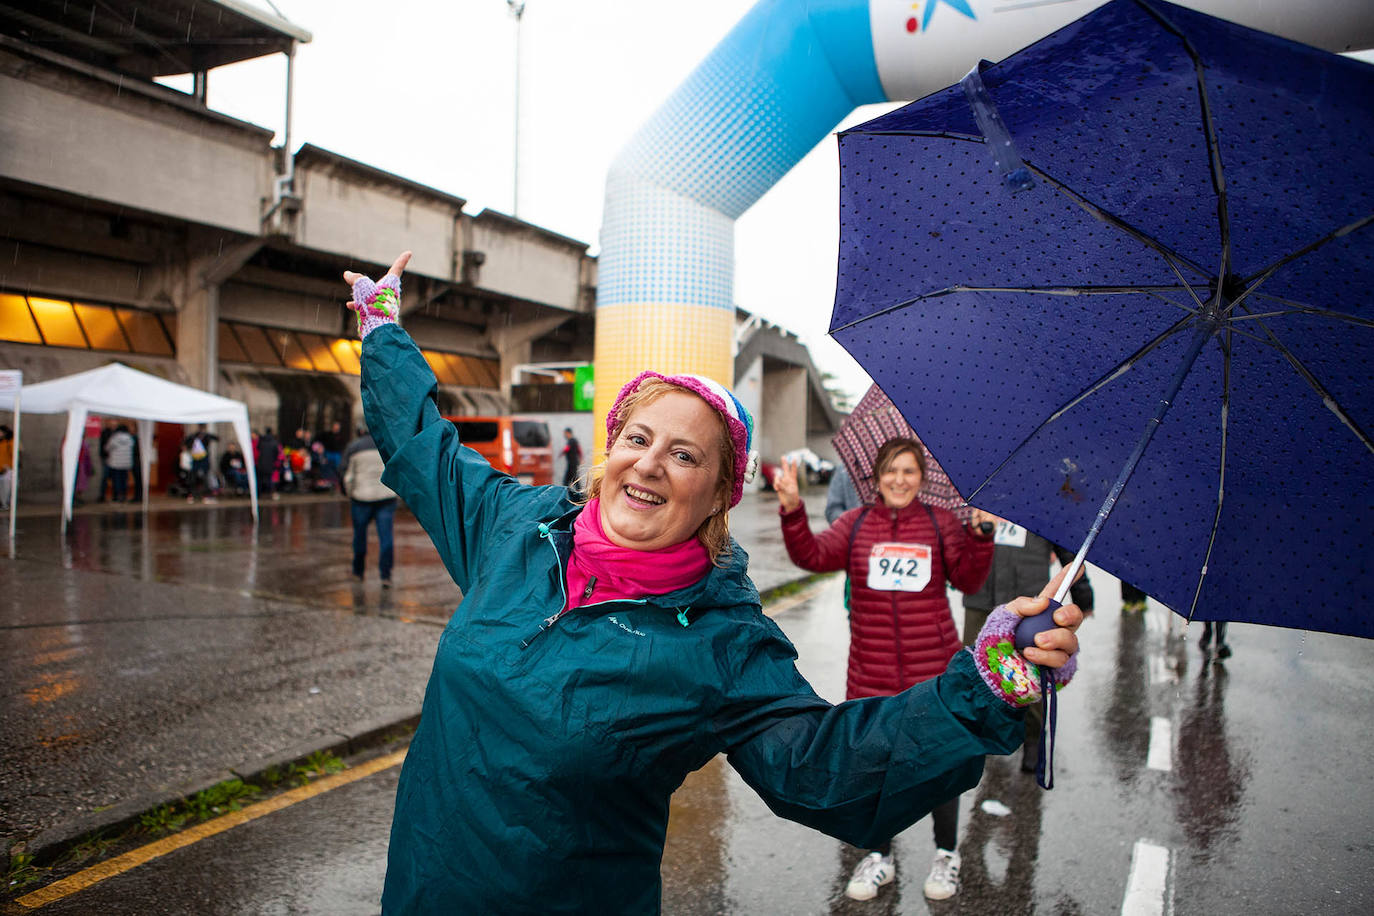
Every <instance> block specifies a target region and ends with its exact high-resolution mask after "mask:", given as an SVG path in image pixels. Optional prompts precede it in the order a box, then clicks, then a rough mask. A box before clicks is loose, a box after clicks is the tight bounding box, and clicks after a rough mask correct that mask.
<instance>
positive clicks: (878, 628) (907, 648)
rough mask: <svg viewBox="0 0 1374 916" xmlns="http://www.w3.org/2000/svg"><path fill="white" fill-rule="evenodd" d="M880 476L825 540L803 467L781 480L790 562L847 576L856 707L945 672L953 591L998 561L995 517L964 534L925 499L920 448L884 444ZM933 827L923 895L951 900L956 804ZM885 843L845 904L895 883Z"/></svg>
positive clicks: (852, 882)
mask: <svg viewBox="0 0 1374 916" xmlns="http://www.w3.org/2000/svg"><path fill="white" fill-rule="evenodd" d="M873 470H874V475H873V476H874V479H875V480H876V481H877V484H878V500H877V502H876V503H875V504H874V505H872V506H867V507H862V508H857V509H850V510H849V511H848V512H846V513H844V514H843V515H841V516H840V517H839V518H838V519H837V520H836V521H835V523H834V524H833V525H831V526H830V527H829V528H828V529H826V530H825V531H823V532H821V533H820V534H819V535H817V534H813V533H812V532H811V524H810V521H809V520H808V519H807V516H806V507H805V506H804V505H802V499H801V492H800V489H799V487H798V483H797V464H796V463H795V462H790V461H784V462H783V466H782V471H781V472H780V473H779V474H778V476H777V477H776V478H774V481H773V487H774V489H775V490H776V491H777V494H778V504H779V514H780V518H781V523H782V536H783V542H784V543H785V544H786V546H787V555H788V556H789V557H791V558H792V562H793V563H795V564H797V565H798V566H800V567H801V568H802V569H806V570H810V571H811V572H831V571H835V570H845V571H846V572H847V573H848V575H849V582H850V600H849V635H850V639H849V675H848V683H847V686H846V690H845V698H846V699H848V700H855V699H860V698H863V697H887V696H896V695H899V694H901V693H902V692H903V691H905V690H907V689H908V688H910V687H913V686H914V685H917V684H920V683H922V682H924V681H928V680H930V679H931V678H935V677H937V676H938V675H939V674H940V673H941V672H942V671H944V670H945V669H946V666H948V665H949V664H950V660H951V659H953V658H955V657H957V656H958V653H959V649H960V647H961V643H960V640H959V634H958V631H957V630H955V628H954V616H953V613H952V611H951V610H950V606H949V599H948V598H947V597H946V594H945V583H946V582H949V583H950V584H952V585H953V586H954V587H955V588H957V589H960V590H962V591H976V590H977V589H978V588H979V587H981V586H982V584H983V579H984V577H986V576H987V573H988V567H989V566H990V565H991V563H992V554H993V543H992V533H991V531H983V530H982V528H981V527H980V523H981V522H983V521H990V520H992V518H993V517H992V516H990V515H987V514H986V513H984V512H981V511H980V510H977V509H975V510H974V514H973V518H972V523H971V524H970V526H969V527H968V528H965V527H964V525H963V524H962V523H961V522H960V521H959V519H958V518H956V517H955V515H954V514H953V513H952V512H949V511H946V510H945V509H939V508H936V507H933V506H929V505H927V504H925V503H923V502H921V500H920V499H918V498H917V493H918V492H919V491H920V489H921V484H922V483H923V481H924V480H925V452H924V450H923V449H922V448H921V445H920V443H919V442H917V441H916V440H915V439H909V438H893V439H889V440H887V441H886V442H884V443H883V444H882V446H881V447H880V448H879V449H878V454H877V456H876V457H875V458H874V462H873ZM1022 727H1023V728H1024V726H1022ZM931 819H932V821H933V824H934V828H935V847H936V849H935V858H934V860H933V862H932V863H931V868H930V874H929V875H928V876H927V878H926V881H925V885H924V891H925V895H926V897H928V898H930V899H931V900H944V899H946V898H948V897H952V896H954V895H955V894H957V893H958V892H959V864H960V862H959V853H958V845H959V844H958V839H959V798H958V795H953V797H950V798H947V799H946V800H945V801H944V802H942V803H941V804H939V805H937V806H935V808H934V810H933V811H932V818H931ZM877 839H878V840H880V842H878V843H874V844H871V845H869V846H868V849H869V853H868V854H867V855H866V856H864V857H863V858H862V859H860V860H859V863H858V865H857V866H856V867H855V868H854V873H853V874H852V875H851V876H850V879H849V883H848V885H847V886H846V888H845V895H846V896H848V897H850V898H851V899H854V900H870V899H872V898H873V897H875V896H877V894H878V891H879V889H880V888H881V887H882V886H883V885H885V884H889V883H891V881H892V880H893V878H895V877H896V873H897V867H896V863H895V862H894V860H893V858H892V835H888V836H882V837H878V838H877Z"/></svg>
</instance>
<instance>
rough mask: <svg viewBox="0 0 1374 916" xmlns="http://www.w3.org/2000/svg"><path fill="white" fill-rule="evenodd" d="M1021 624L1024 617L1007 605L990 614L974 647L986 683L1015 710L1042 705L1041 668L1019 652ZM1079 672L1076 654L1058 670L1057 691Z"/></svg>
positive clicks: (973, 650)
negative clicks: (1040, 703)
mask: <svg viewBox="0 0 1374 916" xmlns="http://www.w3.org/2000/svg"><path fill="white" fill-rule="evenodd" d="M1020 622H1021V615H1020V614H1016V613H1013V612H1012V611H1009V610H1007V608H1006V605H1003V606H1001V607H999V608H998V609H997V610H995V611H993V612H992V613H991V614H989V615H988V622H987V623H985V624H983V629H982V630H980V631H979V632H978V640H977V641H976V642H975V643H974V644H973V646H972V648H971V651H972V652H973V660H974V662H975V663H976V664H977V665H978V673H979V674H981V675H982V676H983V682H984V683H986V684H987V685H988V687H990V688H991V689H992V692H993V693H994V694H996V695H997V697H998V699H1000V700H1001V701H1002V702H1004V703H1006V704H1007V705H1008V706H1015V707H1021V706H1031V705H1033V704H1035V703H1038V702H1040V666H1039V665H1037V664H1035V663H1034V662H1030V661H1027V660H1026V659H1025V658H1023V657H1022V655H1021V653H1020V652H1018V651H1016V625H1017V624H1018V623H1020ZM1077 670H1078V656H1077V655H1072V656H1070V657H1069V661H1068V664H1066V665H1064V667H1062V668H1059V669H1056V670H1055V671H1054V687H1055V690H1058V689H1060V688H1062V687H1063V686H1064V685H1065V684H1067V683H1068V682H1069V681H1070V680H1071V679H1072V678H1073V674H1074V672H1075V671H1077Z"/></svg>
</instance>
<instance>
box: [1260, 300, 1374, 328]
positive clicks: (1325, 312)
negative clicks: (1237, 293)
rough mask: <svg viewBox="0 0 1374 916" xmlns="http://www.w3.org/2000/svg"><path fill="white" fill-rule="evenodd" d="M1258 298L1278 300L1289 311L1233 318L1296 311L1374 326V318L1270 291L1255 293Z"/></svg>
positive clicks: (1283, 312)
mask: <svg viewBox="0 0 1374 916" xmlns="http://www.w3.org/2000/svg"><path fill="white" fill-rule="evenodd" d="M1255 298H1256V299H1264V300H1266V301H1268V302H1277V303H1279V304H1280V305H1286V306H1288V309H1287V311H1282V312H1259V313H1255V314H1251V315H1241V316H1238V317H1236V318H1234V319H1233V320H1235V321H1247V320H1249V319H1251V318H1266V317H1268V316H1270V315H1279V316H1286V315H1292V314H1294V313H1301V314H1304V315H1314V316H1316V317H1318V318H1330V319H1332V320H1333V321H1344V322H1347V323H1349V324H1353V325H1358V326H1360V327H1362V328H1374V318H1364V317H1362V316H1360V315H1349V314H1346V313H1345V312H1337V311H1335V310H1334V309H1322V308H1317V307H1316V306H1315V305H1308V304H1306V303H1304V302H1298V301H1296V300H1294V299H1285V298H1283V297H1282V296H1272V295H1270V294H1269V293H1255Z"/></svg>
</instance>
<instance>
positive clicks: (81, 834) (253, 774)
mask: <svg viewBox="0 0 1374 916" xmlns="http://www.w3.org/2000/svg"><path fill="white" fill-rule="evenodd" d="M419 724H420V710H419V707H415V708H414V711H413V712H409V713H407V714H406V715H404V716H401V717H400V718H399V719H397V718H390V719H381V718H378V719H370V720H365V721H363V722H359V723H358V724H357V725H355V726H353V727H352V728H350V729H348V730H347V731H346V732H345V731H340V732H326V733H324V734H322V735H318V736H316V737H314V738H310V739H307V740H305V741H302V742H300V743H299V744H296V745H293V746H291V747H288V748H283V749H281V750H279V751H276V752H274V753H272V754H269V755H267V756H265V757H259V758H256V759H253V760H247V761H243V762H242V763H239V764H236V765H234V766H231V767H229V768H227V769H224V770H218V771H215V772H212V773H207V774H204V775H202V776H200V777H198V778H196V779H192V780H188V781H187V782H183V783H179V784H177V785H171V786H166V787H164V788H161V789H156V790H153V791H151V792H149V793H147V794H145V795H142V796H140V797H138V798H131V799H129V800H128V801H125V802H121V803H119V804H117V805H115V806H113V807H111V808H107V809H105V810H103V811H97V812H90V813H88V814H84V815H82V816H80V817H76V818H73V819H71V820H69V821H67V822H65V823H62V824H57V825H55V826H52V827H49V828H47V829H45V830H43V831H42V832H40V833H39V834H38V835H37V836H35V837H34V838H33V839H32V840H30V841H28V843H27V844H25V845H26V849H25V851H26V852H28V853H29V854H30V855H32V856H33V864H34V865H36V866H39V867H46V866H49V865H51V864H53V863H54V862H56V861H57V860H58V859H59V858H61V857H62V855H63V854H64V853H65V852H67V851H68V850H69V849H72V848H74V847H76V846H80V845H81V844H82V843H85V842H87V841H89V840H94V839H97V838H99V837H101V836H104V835H108V834H121V833H124V832H125V831H127V830H129V829H130V828H132V827H136V826H138V824H139V820H140V818H141V817H142V816H143V815H144V814H147V813H148V812H150V811H155V810H157V809H158V808H160V807H162V806H163V805H169V804H177V803H179V802H183V801H186V800H187V799H189V798H191V797H192V796H194V795H195V794H196V793H197V792H200V791H203V790H205V789H208V788H210V787H211V786H214V785H217V784H219V783H221V782H224V781H225V780H229V779H239V780H242V781H243V782H248V783H256V782H258V781H259V780H262V779H263V778H264V776H265V774H266V773H267V771H268V770H270V769H272V768H274V767H275V768H276V769H277V770H278V771H279V772H280V771H281V770H284V769H288V768H290V767H291V766H292V765H293V764H300V763H304V762H305V761H306V760H307V759H309V758H310V757H311V756H312V755H314V754H317V753H321V752H324V753H330V754H335V755H337V756H340V757H350V756H353V755H355V754H359V753H362V752H363V751H366V750H369V749H371V748H374V747H378V746H380V745H383V744H385V743H386V742H387V740H388V739H390V738H393V737H397V736H398V735H397V733H401V732H404V733H409V732H413V731H414V730H415V728H416V726H418V725H419Z"/></svg>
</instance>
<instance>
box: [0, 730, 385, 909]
mask: <svg viewBox="0 0 1374 916" xmlns="http://www.w3.org/2000/svg"><path fill="white" fill-rule="evenodd" d="M405 756H406V750H405V748H402V749H401V750H399V751H395V752H394V753H391V754H387V755H386V756H385V757H378V758H376V759H374V760H369V761H368V762H367V763H364V764H360V765H358V766H356V767H350V768H349V769H347V770H344V771H343V772H342V773H334V774H333V775H331V776H324V777H322V778H320V779H317V780H315V781H314V782H312V783H310V784H309V785H305V786H300V787H299V788H296V789H292V790H291V791H289V792H283V793H282V794H281V795H278V796H276V797H275V798H269V799H268V800H267V801H263V802H258V803H257V804H255V805H249V806H248V807H246V808H240V809H239V810H238V811H231V812H229V813H228V814H226V815H224V816H223V817H217V818H215V819H214V820H213V821H206V822H205V823H203V824H197V825H196V826H195V827H190V828H188V829H186V830H183V831H181V832H180V833H175V834H173V835H171V836H168V837H163V838H162V839H160V840H155V841H154V842H152V843H148V844H147V845H145V846H140V847H139V848H138V849H133V850H130V851H129V852H126V853H124V854H123V855H121V856H115V857H114V858H113V859H107V860H106V861H104V862H99V863H97V864H95V865H92V866H91V867H90V868H85V869H82V870H81V871H79V872H77V873H76V874H74V875H69V876H68V877H66V878H63V879H62V880H61V881H54V882H53V883H52V884H49V885H48V886H47V887H43V888H39V889H38V890H36V891H34V892H33V893H30V894H25V895H24V896H23V897H20V898H19V899H18V900H17V901H15V902H16V903H19V904H20V905H21V906H23V907H25V908H27V909H31V910H36V909H38V908H39V907H41V906H47V905H48V904H49V903H54V902H56V901H58V900H61V899H62V898H63V897H68V896H71V895H72V894H75V893H77V892H78V891H84V890H85V889H86V888H88V887H91V886H93V885H96V884H99V883H100V882H101V881H104V880H105V879H106V878H113V877H114V876H115V875H118V874H122V873H123V872H126V871H129V870H130V869H132V868H137V867H138V866H140V865H143V864H145V863H148V862H151V861H152V860H153V859H156V858H158V857H159V856H165V855H166V854H167V853H169V852H173V851H175V850H178V849H181V848H182V847H183V846H190V845H191V844H192V843H198V842H200V841H201V840H203V839H206V838H208V837H212V836H214V835H215V834H217V833H223V832H224V831H226V830H230V829H232V828H234V827H237V826H239V825H240V824H246V823H248V822H249V821H252V820H256V819H258V818H260V817H262V816H263V815H266V814H271V813H272V812H274V811H280V810H281V809H283V808H289V807H291V806H292V805H294V804H296V803H297V802H303V801H305V800H306V799H307V798H314V797H315V796H316V795H321V794H323V793H325V792H328V791H329V790H331V789H337V788H339V787H341V786H346V785H348V784H349V783H350V782H355V781H357V780H359V779H362V778H364V777H366V776H371V775H372V774H373V773H380V772H381V771H382V770H386V769H390V768H391V767H394V766H396V765H397V764H399V763H400V762H401V761H403V760H405Z"/></svg>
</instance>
